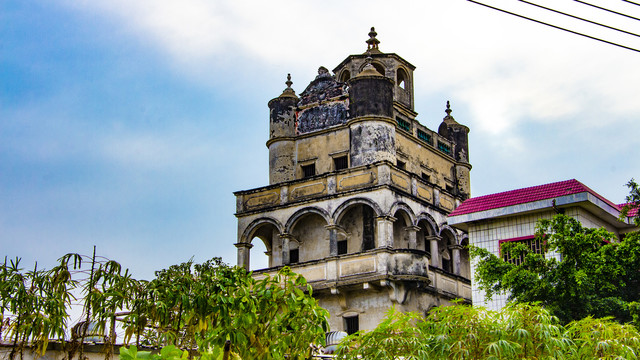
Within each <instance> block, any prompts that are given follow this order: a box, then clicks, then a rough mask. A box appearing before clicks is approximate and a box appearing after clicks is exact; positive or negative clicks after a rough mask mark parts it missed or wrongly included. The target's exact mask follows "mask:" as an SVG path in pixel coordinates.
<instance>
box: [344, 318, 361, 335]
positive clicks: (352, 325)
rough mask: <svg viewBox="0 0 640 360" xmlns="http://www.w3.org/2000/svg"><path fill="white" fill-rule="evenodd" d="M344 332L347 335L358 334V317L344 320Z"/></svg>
mask: <svg viewBox="0 0 640 360" xmlns="http://www.w3.org/2000/svg"><path fill="white" fill-rule="evenodd" d="M344 330H345V332H346V333H347V334H349V335H351V334H353V333H356V332H358V330H360V324H359V321H358V315H356V316H349V317H345V318H344Z"/></svg>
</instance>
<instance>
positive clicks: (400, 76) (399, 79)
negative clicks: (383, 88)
mask: <svg viewBox="0 0 640 360" xmlns="http://www.w3.org/2000/svg"><path fill="white" fill-rule="evenodd" d="M408 81H409V75H407V72H406V71H404V69H403V68H398V71H396V84H398V86H399V87H400V88H402V89H404V90H406V89H407V82H408Z"/></svg>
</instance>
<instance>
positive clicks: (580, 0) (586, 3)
mask: <svg viewBox="0 0 640 360" xmlns="http://www.w3.org/2000/svg"><path fill="white" fill-rule="evenodd" d="M573 1H575V2H579V3H580V4H584V5H588V6H591V7H594V8H596V9H600V10H604V11H607V12H610V13H612V14H616V15H620V16H624V17H628V18H629V19H633V20H638V21H640V19H638V18H637V17H633V16H631V15H627V14H624V13H621V12H617V11H613V10H610V9H607V8H604V7H602V6H598V5H593V4H590V3H588V2H586V1H582V0H573ZM629 2H631V1H629ZM632 4H635V3H632ZM636 5H638V4H636Z"/></svg>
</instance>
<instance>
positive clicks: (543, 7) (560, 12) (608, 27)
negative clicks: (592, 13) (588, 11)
mask: <svg viewBox="0 0 640 360" xmlns="http://www.w3.org/2000/svg"><path fill="white" fill-rule="evenodd" d="M518 1H520V2H523V3H525V4H529V5H533V6H535V7H539V8H541V9H545V10H549V11H551V12H554V13H557V14H561V15H564V16H568V17H570V18H574V19H578V20H582V21H585V22H588V23H590V24H594V25H598V26H602V27H605V28H607V29H611V30H615V31H619V32H621V33H625V34H629V35H633V36H636V37H640V35H638V34H636V33H632V32H630V31H626V30H622V29H618V28H615V27H613V26H609V25H605V24H601V23H599V22H595V21H591V20H589V19H585V18H581V17H579V16H575V15H571V14H567V13H565V12H562V11H559V10H555V9H551V8H548V7H546V6H542V5H539V4H535V3H532V2H529V1H526V0H518Z"/></svg>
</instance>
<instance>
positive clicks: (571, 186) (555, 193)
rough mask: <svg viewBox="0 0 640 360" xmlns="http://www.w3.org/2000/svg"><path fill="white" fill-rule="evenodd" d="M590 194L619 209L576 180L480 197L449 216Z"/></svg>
mask: <svg viewBox="0 0 640 360" xmlns="http://www.w3.org/2000/svg"><path fill="white" fill-rule="evenodd" d="M583 192H588V193H590V194H591V195H593V196H595V197H597V198H598V199H600V200H602V201H604V202H605V203H607V204H609V205H611V206H612V207H613V208H615V209H619V207H618V205H616V204H614V203H612V202H611V201H609V200H607V199H605V198H604V197H603V196H601V195H600V194H598V193H596V192H595V191H593V190H591V189H590V188H589V187H588V186H586V185H584V184H583V183H581V182H579V181H578V180H576V179H571V180H565V181H560V182H555V183H551V184H545V185H538V186H532V187H528V188H523V189H516V190H511V191H505V192H501V193H497V194H491V195H485V196H478V197H475V198H471V199H467V200H466V201H465V202H463V203H462V204H461V205H460V206H458V208H457V209H455V210H454V211H453V212H452V213H451V214H449V216H457V215H464V214H471V213H476V212H480V211H486V210H491V209H497V208H502V207H507V206H513V205H520V204H526V203H530V202H534V201H540V200H545V199H553V198H556V197H560V196H566V195H573V194H579V193H583Z"/></svg>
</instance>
